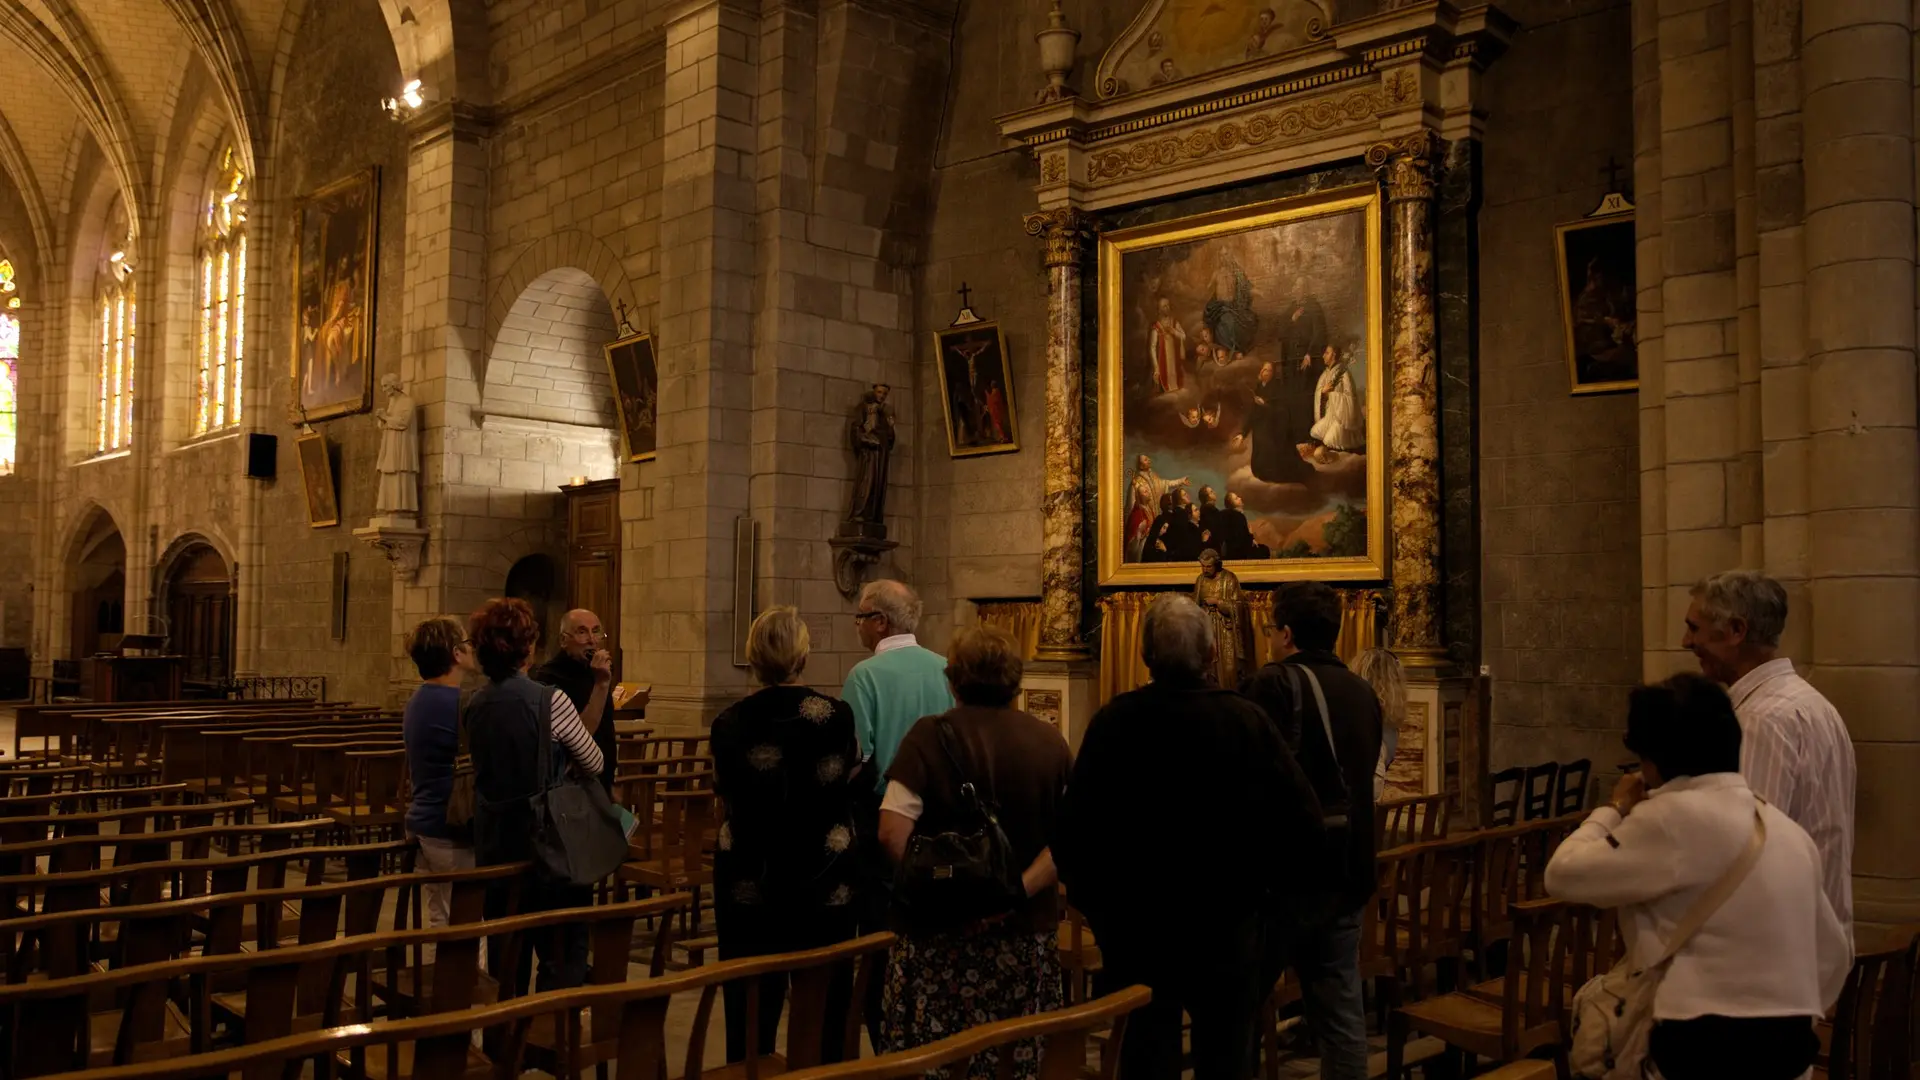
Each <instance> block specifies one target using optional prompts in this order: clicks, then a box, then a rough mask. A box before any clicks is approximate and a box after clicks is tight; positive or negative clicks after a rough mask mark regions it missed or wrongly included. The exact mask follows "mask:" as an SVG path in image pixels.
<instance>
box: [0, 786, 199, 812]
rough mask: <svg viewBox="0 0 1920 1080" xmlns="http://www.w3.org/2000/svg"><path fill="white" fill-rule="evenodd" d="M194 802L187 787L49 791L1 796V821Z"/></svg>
mask: <svg viewBox="0 0 1920 1080" xmlns="http://www.w3.org/2000/svg"><path fill="white" fill-rule="evenodd" d="M188 801H192V800H190V799H189V797H188V792H187V788H186V785H185V784H149V785H147V786H146V787H137V788H126V787H115V788H82V789H80V790H78V791H49V792H42V793H40V794H37V795H0V818H10V817H27V816H32V815H37V814H55V813H60V812H62V811H63V810H64V811H66V812H69V813H75V814H87V813H92V812H93V811H95V810H109V809H113V808H114V807H120V806H154V805H157V804H159V803H183V802H188Z"/></svg>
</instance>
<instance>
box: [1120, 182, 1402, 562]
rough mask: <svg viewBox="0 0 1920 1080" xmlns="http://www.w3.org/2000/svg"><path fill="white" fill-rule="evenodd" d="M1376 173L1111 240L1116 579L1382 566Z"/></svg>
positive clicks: (1382, 389)
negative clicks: (1362, 180)
mask: <svg viewBox="0 0 1920 1080" xmlns="http://www.w3.org/2000/svg"><path fill="white" fill-rule="evenodd" d="M1381 274H1382V267H1381V232H1380V195H1379V191H1378V189H1377V188H1374V187H1371V186H1368V187H1363V188H1344V189H1340V190H1336V191H1332V192H1325V193H1320V194H1316V195H1310V196H1305V197H1302V198H1298V199H1288V200H1283V201H1279V202H1270V203H1261V204H1257V205H1252V206H1246V207H1239V208H1235V209H1233V210H1230V211H1225V212H1221V213H1215V214H1208V215H1205V216H1202V217H1193V218H1184V219H1180V220H1176V221H1169V222H1163V223H1160V224H1155V225H1146V226H1140V227H1138V228H1133V229H1127V230H1124V231H1116V232H1112V233H1107V234H1104V235H1103V236H1102V237H1101V241H1100V286H1099V289H1100V292H1099V305H1100V360H1099V365H1100V430H1099V452H1100V464H1099V470H1100V471H1099V484H1100V489H1099V501H1100V514H1099V550H1100V580H1101V583H1102V584H1103V585H1136V584H1139V585H1146V584H1158V585H1172V584H1182V585H1184V584H1189V583H1191V582H1192V581H1193V579H1194V576H1195V575H1196V574H1197V573H1198V572H1199V562H1198V560H1199V557H1200V553H1201V552H1202V551H1206V550H1213V551H1216V552H1218V553H1219V554H1220V556H1221V557H1222V558H1223V559H1225V560H1226V562H1227V563H1228V565H1229V566H1231V567H1232V568H1233V570H1234V572H1235V573H1236V574H1238V575H1239V576H1240V579H1241V580H1242V581H1249V582H1253V581H1285V580H1294V579H1301V578H1311V579H1316V580H1321V581H1377V580H1380V579H1383V578H1384V577H1385V576H1386V570H1385V566H1386V562H1387V553H1386V534H1387V525H1386V519H1387V512H1386V444H1385V440H1386V383H1387V377H1386V367H1385V350H1384V338H1385V332H1384V329H1383V327H1382V318H1381V296H1382V292H1383V281H1382V277H1381Z"/></svg>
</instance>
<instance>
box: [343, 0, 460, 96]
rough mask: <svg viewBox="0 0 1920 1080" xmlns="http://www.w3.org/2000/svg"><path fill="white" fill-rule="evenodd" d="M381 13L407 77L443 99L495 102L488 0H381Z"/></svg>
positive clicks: (401, 71) (404, 75) (402, 77)
mask: <svg viewBox="0 0 1920 1080" xmlns="http://www.w3.org/2000/svg"><path fill="white" fill-rule="evenodd" d="M309 2H311V0H309ZM380 11H381V14H383V15H385V16H386V17H387V30H388V31H389V32H390V33H391V34H392V35H393V47H394V51H395V52H396V53H398V54H399V56H400V77H401V79H403V80H411V79H419V80H420V81H421V82H422V83H424V84H426V86H427V88H428V89H429V91H430V92H432V94H433V95H434V96H435V97H436V98H437V99H438V100H440V101H446V100H449V99H458V100H460V101H464V102H467V103H468V104H471V105H485V104H488V103H490V102H491V101H492V100H493V88H492V85H491V83H490V82H489V79H488V75H487V14H486V8H485V6H484V3H483V0H380Z"/></svg>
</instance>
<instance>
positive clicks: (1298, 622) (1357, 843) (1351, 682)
mask: <svg viewBox="0 0 1920 1080" xmlns="http://www.w3.org/2000/svg"><path fill="white" fill-rule="evenodd" d="M1273 624H1274V638H1273V655H1274V659H1275V660H1276V661H1277V662H1276V663H1270V664H1267V665H1266V666H1265V667H1262V668H1261V669H1260V670H1259V671H1257V672H1255V673H1254V674H1253V675H1252V676H1251V677H1250V678H1249V679H1248V680H1247V682H1246V684H1245V686H1244V687H1243V688H1242V689H1243V690H1244V692H1245V693H1246V695H1247V696H1248V697H1250V698H1252V699H1253V700H1254V701H1256V702H1258V703H1259V704H1260V706H1261V708H1262V709H1264V710H1265V711H1266V713H1267V715H1268V716H1270V717H1272V718H1273V721H1274V723H1275V724H1276V725H1278V727H1279V731H1280V736H1281V738H1282V739H1283V740H1284V741H1285V743H1286V745H1287V747H1288V748H1289V749H1290V750H1292V751H1293V753H1294V756H1295V757H1296V758H1297V759H1298V760H1299V762H1300V767H1301V768H1302V769H1303V770H1304V771H1305V772H1306V774H1307V777H1308V779H1309V781H1310V782H1311V783H1312V784H1313V789H1314V794H1315V795H1316V796H1317V797H1318V799H1319V802H1320V806H1321V808H1322V810H1323V811H1324V812H1325V813H1326V815H1327V817H1328V822H1327V824H1328V830H1327V844H1326V846H1325V848H1324V849H1323V853H1322V855H1321V856H1320V858H1319V861H1318V864H1317V867H1316V869H1315V871H1314V872H1313V873H1312V874H1311V875H1310V876H1312V877H1315V878H1317V879H1319V880H1320V881H1322V882H1324V885H1325V887H1324V891H1323V892H1322V893H1321V894H1320V895H1319V896H1317V897H1313V898H1312V899H1311V901H1310V902H1309V903H1307V904H1306V905H1304V906H1303V908H1302V910H1301V911H1299V912H1298V913H1297V915H1296V921H1295V922H1294V925H1293V926H1292V927H1291V930H1292V933H1291V934H1290V935H1286V934H1284V933H1283V934H1282V935H1281V936H1283V937H1290V940H1287V941H1282V942H1279V943H1278V944H1279V946H1280V947H1279V948H1278V949H1276V950H1275V952H1276V955H1278V956H1283V957H1284V958H1285V962H1286V963H1288V964H1290V965H1291V966H1292V967H1293V969H1294V970H1295V971H1296V972H1297V973H1298V974H1299V976H1300V986H1301V989H1302V991H1303V994H1304V1001H1303V1004H1304V1005H1305V1007H1306V1014H1307V1019H1308V1021H1309V1022H1310V1023H1311V1024H1312V1026H1313V1030H1314V1034H1315V1037H1316V1038H1317V1039H1318V1041H1319V1043H1320V1076H1321V1080H1366V1077H1367V1018H1366V1006H1365V1004H1364V1002H1363V1000H1362V998H1361V991H1360V925H1361V920H1360V914H1361V910H1362V908H1363V907H1364V906H1365V904H1366V903H1367V901H1368V900H1369V899H1371V898H1372V896H1373V893H1374V889H1375V887H1376V883H1375V879H1374V869H1373V855H1374V852H1373V770H1374V765H1375V763H1376V762H1378V760H1379V758H1380V737H1381V713H1380V699H1379V698H1377V697H1375V696H1374V693H1373V688H1372V687H1371V686H1369V685H1368V684H1367V682H1366V680H1364V679H1362V678H1360V677H1359V676H1358V675H1355V674H1354V673H1353V672H1351V671H1348V670H1347V666H1346V665H1345V664H1343V663H1341V662H1340V658H1339V657H1337V656H1335V655H1334V654H1333V645H1334V641H1335V640H1336V639H1337V638H1338V637H1339V635H1340V597H1339V595H1338V594H1337V593H1335V592H1334V591H1333V590H1332V589H1330V588H1328V587H1327V586H1325V585H1322V584H1320V583H1318V582H1307V583H1302V584H1299V585H1289V586H1287V587H1285V588H1283V589H1281V590H1280V592H1279V593H1278V594H1277V595H1276V596H1275V597H1274V603H1273ZM1329 736H1331V738H1329ZM1343 812H1344V814H1345V815H1346V822H1345V825H1344V827H1340V826H1337V825H1336V824H1335V822H1336V821H1337V820H1338V817H1337V815H1339V814H1341V813H1343ZM1276 974H1277V972H1276Z"/></svg>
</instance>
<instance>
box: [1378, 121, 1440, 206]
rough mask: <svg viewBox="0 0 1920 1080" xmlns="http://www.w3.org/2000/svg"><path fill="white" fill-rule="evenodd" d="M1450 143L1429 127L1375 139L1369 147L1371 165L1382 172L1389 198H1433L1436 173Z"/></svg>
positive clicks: (1397, 200) (1398, 199)
mask: <svg viewBox="0 0 1920 1080" xmlns="http://www.w3.org/2000/svg"><path fill="white" fill-rule="evenodd" d="M1445 148H1446V144H1445V143H1443V142H1442V141H1441V140H1440V137H1439V136H1437V135H1435V134H1434V133H1433V132H1431V131H1428V130H1427V129H1425V128H1421V129H1420V130H1418V131H1415V132H1413V133H1412V134H1409V135H1402V136H1400V137H1398V138H1394V139H1388V140H1387V141H1385V142H1378V143H1374V144H1373V145H1372V146H1371V147H1369V148H1368V149H1367V165H1368V166H1369V167H1371V168H1373V169H1374V170H1376V171H1378V172H1379V173H1381V179H1382V180H1384V181H1385V183H1386V185H1387V199H1388V200H1389V201H1391V202H1400V201H1403V200H1406V199H1431V198H1433V186H1434V178H1435V175H1436V174H1437V173H1438V172H1439V167H1440V158H1441V155H1442V154H1444V153H1445Z"/></svg>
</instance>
